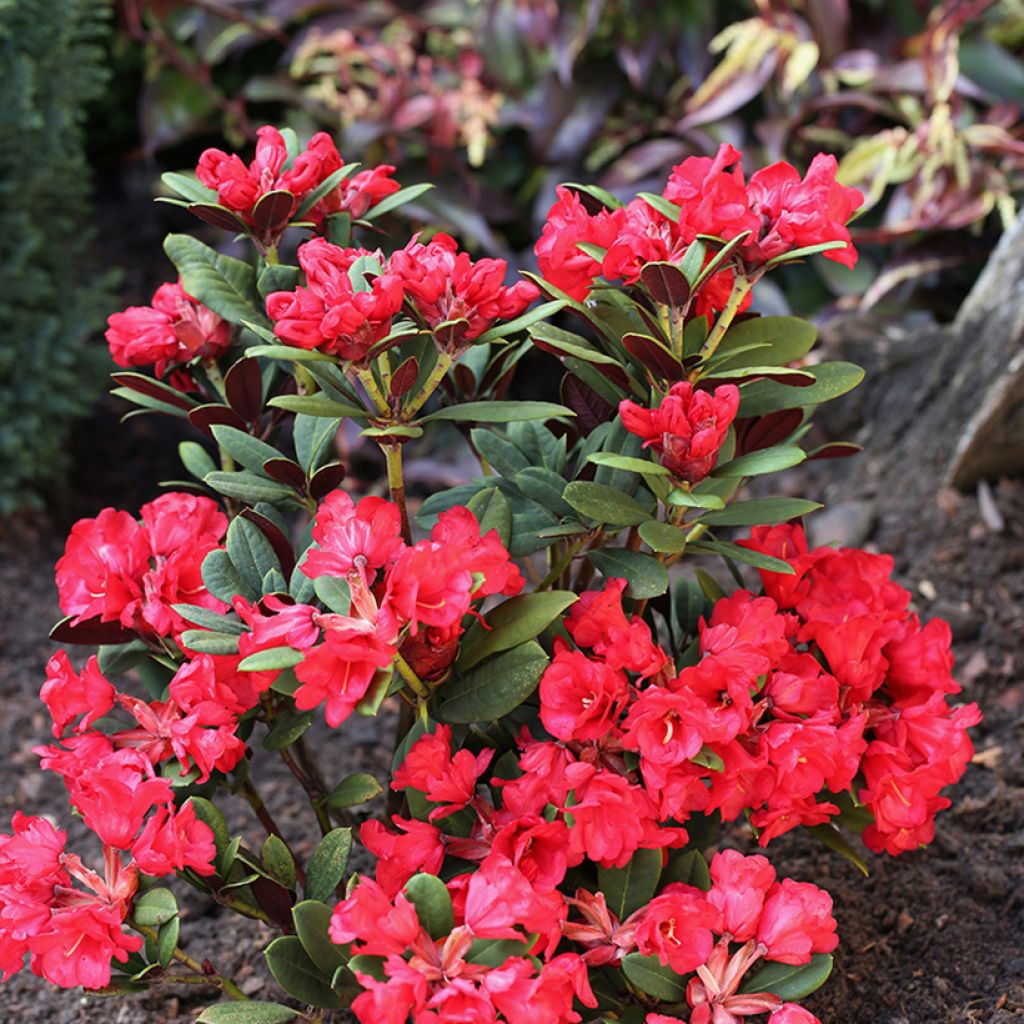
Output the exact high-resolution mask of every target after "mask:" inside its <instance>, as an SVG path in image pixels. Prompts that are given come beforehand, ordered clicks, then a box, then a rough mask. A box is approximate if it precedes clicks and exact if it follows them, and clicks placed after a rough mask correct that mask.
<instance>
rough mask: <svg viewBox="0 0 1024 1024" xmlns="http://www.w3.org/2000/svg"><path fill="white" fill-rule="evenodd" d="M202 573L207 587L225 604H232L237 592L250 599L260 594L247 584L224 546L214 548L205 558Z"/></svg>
mask: <svg viewBox="0 0 1024 1024" xmlns="http://www.w3.org/2000/svg"><path fill="white" fill-rule="evenodd" d="M202 574H203V585H204V586H205V587H206V589H207V590H208V591H209V592H210V593H211V594H212V595H213V596H214V597H216V598H217V599H218V600H220V601H223V602H224V603H225V604H231V601H232V599H233V598H234V597H235V595H236V594H241V595H242V596H243V597H245V598H247V599H249V600H250V601H251V600H254V599H255V598H257V597H259V596H260V595H259V591H256V590H253V589H252V588H250V587H249V586H247V585H246V583H245V581H244V580H243V579H242V577H241V576H240V575H239V574H238V572H237V570H236V569H235V567H234V566H233V565H232V564H231V557H230V556H229V555H228V553H227V552H226V551H225V550H224V549H223V548H214V549H213V550H212V551H211V552H210V553H209V554H208V555H207V556H206V557H205V558H204V559H203V565H202Z"/></svg>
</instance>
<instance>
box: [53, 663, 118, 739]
mask: <svg viewBox="0 0 1024 1024" xmlns="http://www.w3.org/2000/svg"><path fill="white" fill-rule="evenodd" d="M114 693H115V691H114V687H113V686H111V684H110V683H109V682H108V681H107V680H106V679H105V678H104V676H103V674H102V673H101V672H100V668H99V662H98V660H97V659H96V657H95V656H93V657H91V658H90V659H89V660H88V662H87V663H86V666H85V668H84V669H83V670H82V674H81V675H79V674H78V673H77V672H75V670H74V669H73V668H72V667H71V661H70V659H69V658H68V656H67V654H66V653H65V652H64V651H58V652H57V653H56V654H55V655H54V656H53V657H52V658H51V659H50V660H49V661H48V662H47V663H46V682H45V683H43V688H42V689H41V690H40V691H39V699H40V700H41V701H42V702H43V703H44V704H45V705H46V707H47V709H48V710H49V712H50V716H51V717H52V718H53V735H54V736H56V737H59V736H60V735H61V733H63V732H64V730H65V729H66V728H67V727H68V726H69V725H70V724H71V723H72V722H73V721H74V720H75V719H76V718H79V716H81V717H80V720H79V722H78V724H77V725H76V726H75V729H74V731H75V732H85V730H86V729H88V728H90V727H91V726H92V724H93V723H94V722H95V721H96V720H97V719H99V718H102V717H103V716H104V715H105V714H107V712H109V711H110V709H111V708H113V706H114Z"/></svg>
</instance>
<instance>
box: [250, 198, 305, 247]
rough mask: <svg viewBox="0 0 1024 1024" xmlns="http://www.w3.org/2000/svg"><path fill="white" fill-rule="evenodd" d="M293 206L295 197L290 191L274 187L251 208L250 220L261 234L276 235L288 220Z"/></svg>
mask: <svg viewBox="0 0 1024 1024" xmlns="http://www.w3.org/2000/svg"><path fill="white" fill-rule="evenodd" d="M295 206H296V199H295V196H293V195H292V194H291V192H287V191H285V190H284V189H276V190H275V191H273V192H268V193H267V194H266V195H265V196H263V197H262V198H261V199H260V201H259V202H258V203H257V204H256V205H255V206H254V207H253V208H252V222H253V223H254V224H255V225H256V227H257V228H258V229H259V230H260V232H261V233H262V234H263V235H265V236H266V235H276V234H277V233H278V232H279V231H280V230H281V229H282V228H283V227H284V226H285V224H287V223H288V221H289V220H290V218H291V215H292V210H294V209H295Z"/></svg>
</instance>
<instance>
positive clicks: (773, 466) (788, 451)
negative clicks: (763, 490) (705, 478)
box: [713, 444, 807, 477]
mask: <svg viewBox="0 0 1024 1024" xmlns="http://www.w3.org/2000/svg"><path fill="white" fill-rule="evenodd" d="M806 458H807V453H806V452H805V451H804V450H803V449H802V448H798V447H797V446H796V445H791V444H780V445H776V446H775V447H774V448H764V449H763V450H761V451H758V452H751V453H750V454H749V455H741V456H740V457H739V458H738V459H733V460H732V461H730V462H726V463H725V464H724V465H721V466H718V467H717V468H716V469H715V470H714V474H713V475H714V476H715V477H723V476H728V477H734V476H763V475H764V474H766V473H778V472H780V471H781V470H783V469H789V468H790V467H791V466H798V465H800V463H801V462H803V461H804V459H806Z"/></svg>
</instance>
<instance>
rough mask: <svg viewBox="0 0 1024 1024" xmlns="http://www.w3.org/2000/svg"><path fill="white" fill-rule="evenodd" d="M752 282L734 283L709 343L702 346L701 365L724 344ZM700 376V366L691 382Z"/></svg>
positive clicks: (740, 278) (738, 278)
mask: <svg viewBox="0 0 1024 1024" xmlns="http://www.w3.org/2000/svg"><path fill="white" fill-rule="evenodd" d="M751 286H752V282H750V281H748V280H747V278H745V277H739V276H737V278H736V280H735V281H734V282H733V285H732V291H731V292H730V293H729V299H728V301H727V302H726V304H725V309H723V310H722V312H721V313H720V314H719V315H718V319H717V320H716V321H715V326H714V327H713V328H712V329H711V333H710V334H709V335H708V337H707V341H705V342H704V344H703V345H702V346H701V350H700V357H701V364H703V363H706V362H707V361H708V360H709V359H710V358H711V357H712V356H713V355H714V354H715V350H716V349H717V348H718V346H719V345H720V344H721V343H722V339H723V338H724V337H725V332H726V331H727V330H728V329H729V326H730V324H732V322H733V320H734V319H735V317H736V314H737V313H738V312H739V310H740V305H741V304H742V303H743V300H744V298H746V295H747V292H749V291H750V289H751ZM699 376H700V366H699V365H698V367H697V368H696V369H694V370H693V372H692V373H691V374H690V380H691V381H694V380H696V379H697V378H698V377H699Z"/></svg>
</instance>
